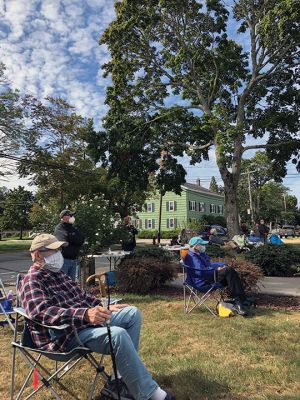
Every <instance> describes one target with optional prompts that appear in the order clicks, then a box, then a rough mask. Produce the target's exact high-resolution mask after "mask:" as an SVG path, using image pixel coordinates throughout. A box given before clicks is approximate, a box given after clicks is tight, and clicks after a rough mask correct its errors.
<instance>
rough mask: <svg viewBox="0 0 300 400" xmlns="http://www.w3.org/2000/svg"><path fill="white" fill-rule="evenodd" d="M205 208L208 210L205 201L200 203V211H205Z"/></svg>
mask: <svg viewBox="0 0 300 400" xmlns="http://www.w3.org/2000/svg"><path fill="white" fill-rule="evenodd" d="M205 210H206V207H205V203H199V211H200V212H205Z"/></svg>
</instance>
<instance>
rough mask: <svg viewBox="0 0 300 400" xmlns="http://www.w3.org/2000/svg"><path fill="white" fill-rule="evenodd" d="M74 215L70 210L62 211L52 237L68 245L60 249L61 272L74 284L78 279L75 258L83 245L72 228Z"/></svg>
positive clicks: (82, 240) (81, 237) (76, 231)
mask: <svg viewBox="0 0 300 400" xmlns="http://www.w3.org/2000/svg"><path fill="white" fill-rule="evenodd" d="M74 214H75V213H74V212H72V211H70V210H63V211H62V212H61V213H60V215H59V216H60V219H61V222H60V223H59V224H58V225H57V226H56V228H55V230H54V236H56V237H57V239H59V240H62V241H64V242H67V243H68V244H69V245H68V246H67V247H64V248H63V249H62V255H63V258H64V265H63V269H62V270H63V272H65V273H66V274H67V275H69V277H70V278H71V279H73V281H74V282H75V281H76V280H77V279H78V260H77V257H78V254H79V250H80V247H81V246H82V245H83V243H84V236H83V235H82V234H81V233H80V232H79V230H78V229H76V228H75V227H74V222H75V217H74Z"/></svg>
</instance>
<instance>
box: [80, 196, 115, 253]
mask: <svg viewBox="0 0 300 400" xmlns="http://www.w3.org/2000/svg"><path fill="white" fill-rule="evenodd" d="M75 218H76V227H77V228H78V229H79V230H80V231H81V232H82V233H83V234H84V236H85V238H86V242H85V243H84V245H83V246H82V248H81V252H82V254H83V255H85V254H93V253H96V252H99V251H100V250H101V249H102V248H103V247H107V246H109V245H111V244H112V243H116V242H119V240H120V237H121V229H120V228H118V227H116V222H117V216H116V215H114V214H113V212H112V210H111V208H110V207H109V204H108V201H107V200H105V199H104V197H103V195H99V196H93V197H92V198H88V197H85V196H81V198H80V199H79V202H78V204H77V206H76V216H75ZM119 223H120V221H119Z"/></svg>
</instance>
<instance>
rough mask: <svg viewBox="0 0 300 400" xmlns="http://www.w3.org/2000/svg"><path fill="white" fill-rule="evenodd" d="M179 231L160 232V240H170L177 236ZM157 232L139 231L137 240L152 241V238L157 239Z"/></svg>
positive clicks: (154, 230)
mask: <svg viewBox="0 0 300 400" xmlns="http://www.w3.org/2000/svg"><path fill="white" fill-rule="evenodd" d="M179 232H180V229H172V230H169V231H161V233H160V237H161V239H171V238H172V237H173V236H178V234H179ZM157 234H158V231H157V230H156V229H144V230H140V231H139V233H138V235H137V237H138V238H139V239H153V236H155V237H157Z"/></svg>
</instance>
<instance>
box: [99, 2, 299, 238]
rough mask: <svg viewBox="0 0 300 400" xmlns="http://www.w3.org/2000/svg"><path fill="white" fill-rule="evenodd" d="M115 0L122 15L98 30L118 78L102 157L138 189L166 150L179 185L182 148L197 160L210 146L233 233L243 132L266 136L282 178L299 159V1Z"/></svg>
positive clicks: (110, 95) (108, 69)
mask: <svg viewBox="0 0 300 400" xmlns="http://www.w3.org/2000/svg"><path fill="white" fill-rule="evenodd" d="M115 8H116V19H115V20H114V21H113V22H112V23H111V24H110V25H109V27H108V28H107V29H106V31H105V32H104V34H103V36H102V38H101V44H105V45H107V46H108V48H109V50H110V52H111V59H110V61H109V62H108V63H107V64H105V65H104V67H103V69H104V74H105V76H107V75H110V76H111V79H112V86H111V87H109V88H108V89H107V92H106V102H107V104H108V106H109V110H108V112H107V114H106V117H105V119H104V128H105V129H106V131H107V132H106V139H105V141H102V139H101V143H100V141H99V146H100V147H101V150H102V153H101V154H102V159H105V160H106V162H107V164H108V165H109V168H110V171H111V174H117V175H118V174H119V171H121V172H120V173H121V174H122V177H124V178H125V179H124V180H122V179H121V175H118V176H119V177H120V184H121V187H120V188H119V189H120V192H123V193H126V188H127V186H128V181H130V184H129V187H130V186H131V190H133V189H134V188H135V190H138V191H139V192H140V193H141V192H143V191H145V190H147V185H148V181H149V174H151V173H154V172H155V171H158V169H159V165H158V163H157V159H158V158H159V157H160V156H161V152H162V150H164V151H165V152H166V153H167V157H168V159H169V160H170V162H169V167H170V174H171V175H172V176H173V177H175V179H174V181H173V186H174V189H175V190H179V186H180V183H181V182H182V179H183V178H184V174H183V172H182V171H180V168H179V167H178V163H177V161H176V160H177V158H176V157H177V156H182V155H183V154H184V153H186V154H188V155H189V156H190V159H191V162H192V163H196V162H201V161H202V160H207V159H208V157H209V149H210V147H212V146H214V149H215V155H216V162H217V165H218V167H219V170H220V174H221V177H222V179H223V182H224V193H225V206H226V216H227V222H228V224H227V226H228V229H229V232H230V235H233V234H235V233H237V232H238V224H239V219H238V202H237V194H238V181H239V178H240V166H241V159H242V155H243V154H244V152H245V151H246V150H248V149H251V148H253V146H252V147H251V146H248V145H247V144H246V143H248V140H247V139H249V138H251V136H252V137H254V138H255V139H257V138H264V137H266V136H268V139H267V142H266V143H264V144H263V145H262V147H264V146H267V152H268V156H269V158H270V159H272V160H273V164H272V167H273V170H274V171H276V173H277V176H278V178H280V177H283V176H284V175H285V173H286V169H285V165H286V162H287V161H288V160H289V159H290V158H291V157H294V158H295V162H297V160H296V159H297V157H298V154H299V151H298V150H299V148H300V141H299V138H298V131H299V107H298V102H299V99H298V86H299V73H298V72H299V71H298V43H299V29H297V28H296V27H297V24H298V12H297V10H298V8H299V0H296V1H291V0H278V1H268V2H265V1H260V2H255V6H253V1H252V0H237V1H236V2H234V4H233V5H232V4H231V3H230V4H229V5H227V4H226V2H225V3H224V2H223V1H221V0H214V1H210V0H206V1H203V2H199V1H197V0H169V1H158V0H156V1H152V0H145V1H142V2H140V1H137V0H132V1H121V2H116V3H115ZM230 13H231V14H232V15H233V18H235V22H236V25H237V27H238V30H239V32H240V34H241V36H242V37H241V38H240V40H239V42H236V35H235V33H234V32H233V31H232V29H231V26H232V24H230V25H229V24H228V16H229V14H230ZM239 43H243V46H244V48H242V47H241V46H240V44H239ZM172 96H176V100H178V101H176V102H175V101H172ZM266 133H268V135H266V136H265V134H266ZM103 136H105V135H103ZM255 146H257V144H255ZM108 150H109V151H108ZM133 171H135V172H136V171H139V178H140V179H139V180H134V178H133V177H134V176H135V174H134V173H133ZM159 173H161V172H159Z"/></svg>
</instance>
